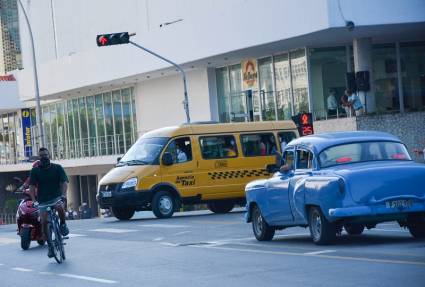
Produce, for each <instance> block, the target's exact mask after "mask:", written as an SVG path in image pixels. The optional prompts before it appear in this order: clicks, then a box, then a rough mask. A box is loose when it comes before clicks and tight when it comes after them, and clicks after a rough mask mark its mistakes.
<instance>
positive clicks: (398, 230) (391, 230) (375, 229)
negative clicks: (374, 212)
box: [367, 228, 408, 233]
mask: <svg viewBox="0 0 425 287" xmlns="http://www.w3.org/2000/svg"><path fill="white" fill-rule="evenodd" d="M367 231H385V232H402V233H407V232H408V231H407V230H403V229H382V228H373V229H369V230H367Z"/></svg>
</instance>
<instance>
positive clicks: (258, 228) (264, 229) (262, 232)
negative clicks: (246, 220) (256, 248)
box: [251, 205, 276, 241]
mask: <svg viewBox="0 0 425 287" xmlns="http://www.w3.org/2000/svg"><path fill="white" fill-rule="evenodd" d="M251 218H252V231H253V232H254V236H255V238H256V239H257V240H258V241H270V240H272V239H273V236H274V233H275V230H276V229H275V228H274V227H272V226H270V225H268V224H267V222H266V220H265V219H264V217H263V215H262V214H261V210H260V208H258V206H257V205H254V206H253V207H252V210H251Z"/></svg>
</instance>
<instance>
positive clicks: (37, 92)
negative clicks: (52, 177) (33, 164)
mask: <svg viewBox="0 0 425 287" xmlns="http://www.w3.org/2000/svg"><path fill="white" fill-rule="evenodd" d="M18 3H19V5H20V6H21V9H22V13H23V14H24V17H25V21H26V22H27V25H28V31H29V34H30V39H31V48H32V59H33V61H34V65H33V72H34V85H35V102H36V106H35V112H36V122H37V127H38V136H39V137H40V146H41V147H45V145H44V129H43V126H42V124H41V105H40V90H39V87H38V73H37V61H36V58H35V49H34V38H33V36H32V29H31V25H30V22H29V20H28V17H27V13H26V12H25V9H24V6H23V5H22V2H21V0H18Z"/></svg>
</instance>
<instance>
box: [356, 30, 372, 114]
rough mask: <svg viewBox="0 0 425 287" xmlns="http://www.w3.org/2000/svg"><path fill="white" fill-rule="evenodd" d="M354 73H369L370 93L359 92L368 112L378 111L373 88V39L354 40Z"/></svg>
mask: <svg viewBox="0 0 425 287" xmlns="http://www.w3.org/2000/svg"><path fill="white" fill-rule="evenodd" d="M353 52H354V71H355V72H358V71H369V79H370V91H367V92H363V91H362V92H358V95H359V97H360V100H361V101H362V103H363V105H365V106H366V112H368V113H370V112H374V111H375V110H376V102H375V93H374V87H373V71H372V68H373V67H372V39H371V38H359V39H354V40H353Z"/></svg>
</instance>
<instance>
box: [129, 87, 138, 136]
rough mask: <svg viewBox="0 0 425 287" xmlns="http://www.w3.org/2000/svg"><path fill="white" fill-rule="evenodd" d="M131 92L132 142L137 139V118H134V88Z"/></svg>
mask: <svg viewBox="0 0 425 287" xmlns="http://www.w3.org/2000/svg"><path fill="white" fill-rule="evenodd" d="M130 92H131V113H132V118H133V125H132V126H133V133H134V136H133V137H134V142H136V141H137V139H138V133H137V117H136V99H135V95H134V88H131V89H130Z"/></svg>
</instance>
